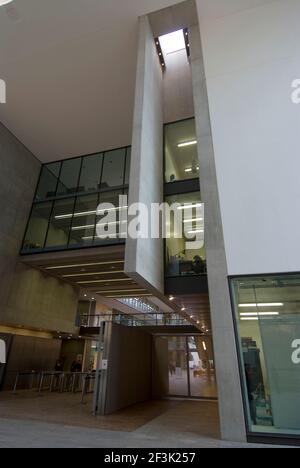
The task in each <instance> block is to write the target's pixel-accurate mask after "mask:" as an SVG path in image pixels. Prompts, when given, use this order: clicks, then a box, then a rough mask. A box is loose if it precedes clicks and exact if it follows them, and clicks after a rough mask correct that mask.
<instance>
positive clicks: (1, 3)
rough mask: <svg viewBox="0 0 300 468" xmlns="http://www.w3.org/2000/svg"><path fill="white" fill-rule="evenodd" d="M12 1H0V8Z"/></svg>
mask: <svg viewBox="0 0 300 468" xmlns="http://www.w3.org/2000/svg"><path fill="white" fill-rule="evenodd" d="M12 1H13V0H0V6H4V5H7V4H8V3H11V2H12Z"/></svg>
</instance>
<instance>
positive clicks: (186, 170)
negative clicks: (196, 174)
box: [184, 167, 199, 173]
mask: <svg viewBox="0 0 300 468" xmlns="http://www.w3.org/2000/svg"><path fill="white" fill-rule="evenodd" d="M195 169H196V170H197V171H199V167H196V168H194V169H193V168H192V167H188V168H187V169H185V170H184V172H186V173H190V172H193V170H195Z"/></svg>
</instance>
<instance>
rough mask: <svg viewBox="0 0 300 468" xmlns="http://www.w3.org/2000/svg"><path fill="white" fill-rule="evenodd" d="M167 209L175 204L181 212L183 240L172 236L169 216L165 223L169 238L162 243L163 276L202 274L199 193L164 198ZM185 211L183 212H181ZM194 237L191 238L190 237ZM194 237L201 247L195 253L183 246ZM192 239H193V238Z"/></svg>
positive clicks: (204, 270)
mask: <svg viewBox="0 0 300 468" xmlns="http://www.w3.org/2000/svg"><path fill="white" fill-rule="evenodd" d="M166 202H167V203H168V204H169V205H172V204H174V203H177V204H179V208H177V209H179V210H181V212H182V225H181V226H180V227H181V230H182V234H183V236H181V235H180V236H178V237H177V234H176V225H175V222H174V216H173V215H172V213H171V217H170V220H166V222H167V230H169V236H168V237H169V238H167V239H166V275H167V276H189V275H202V274H206V256H205V247H204V205H203V204H202V203H201V198H200V194H199V193H189V194H183V195H175V196H171V197H167V199H166ZM185 207H186V208H187V211H185V210H184V209H183V208H185ZM194 233H195V234H194ZM196 234H197V236H198V239H200V242H201V244H202V245H203V246H202V247H201V248H199V249H189V248H187V242H190V241H191V237H193V235H194V236H195V235H196ZM194 238H195V237H194Z"/></svg>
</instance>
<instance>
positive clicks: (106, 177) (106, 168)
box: [101, 148, 126, 190]
mask: <svg viewBox="0 0 300 468" xmlns="http://www.w3.org/2000/svg"><path fill="white" fill-rule="evenodd" d="M125 156H126V148H124V149H120V150H115V151H109V152H107V153H105V155H104V164H103V173H102V179H101V190H103V189H109V188H115V187H121V186H122V185H123V181H124V170H125Z"/></svg>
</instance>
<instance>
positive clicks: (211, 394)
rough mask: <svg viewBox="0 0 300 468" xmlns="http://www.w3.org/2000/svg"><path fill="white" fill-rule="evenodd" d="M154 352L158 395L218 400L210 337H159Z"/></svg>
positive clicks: (156, 339)
mask: <svg viewBox="0 0 300 468" xmlns="http://www.w3.org/2000/svg"><path fill="white" fill-rule="evenodd" d="M154 349H155V353H154V354H155V365H154V373H155V374H154V376H153V377H154V381H155V382H156V392H155V393H156V396H159V395H160V396H173V397H176V396H178V397H188V398H210V399H216V398H217V384H216V378H215V369H214V358H213V346H212V339H211V337H208V336H205V337H203V336H201V335H195V336H186V335H185V336H183V335H182V336H160V337H156V338H155V346H154Z"/></svg>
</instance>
